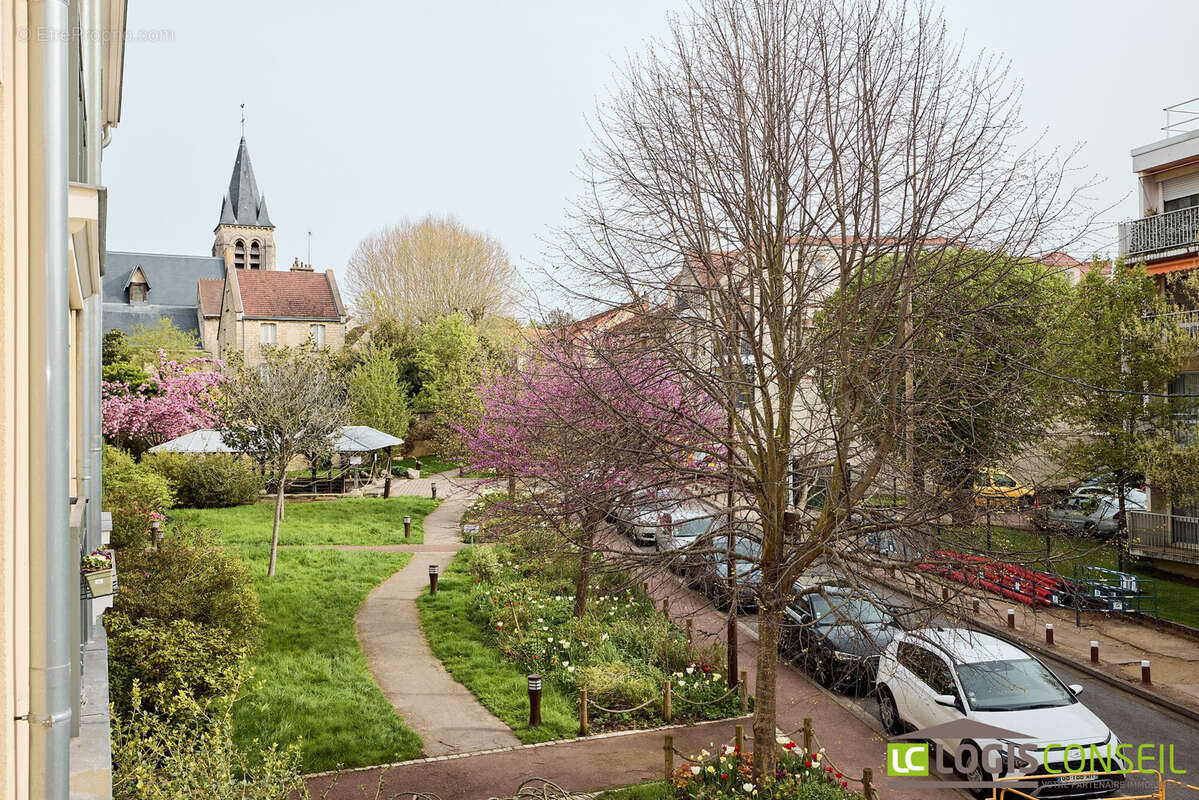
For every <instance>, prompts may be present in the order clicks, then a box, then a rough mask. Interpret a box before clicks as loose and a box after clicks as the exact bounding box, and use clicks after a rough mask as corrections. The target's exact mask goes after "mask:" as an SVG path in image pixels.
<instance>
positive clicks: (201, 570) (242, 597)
mask: <svg viewBox="0 0 1199 800" xmlns="http://www.w3.org/2000/svg"><path fill="white" fill-rule="evenodd" d="M119 568H120V574H121V581H120V585H119V586H118V588H117V592H116V597H115V598H114V601H113V612H114V613H116V614H120V615H121V616H124V617H125V618H127V619H128V620H129V621H130V622H133V623H138V622H141V621H142V620H146V619H157V620H162V621H173V620H186V621H187V622H191V623H195V624H197V625H202V626H205V627H213V628H220V629H222V630H224V631H225V634H224V635H225V636H226V637H227V638H229V639H230V640H231V641H232V642H233V643H234V644H238V645H243V646H244V645H250V644H253V643H254V642H255V641H256V640H257V637H258V629H259V626H260V625H261V623H262V615H261V614H260V612H259V607H258V596H257V595H256V594H255V593H254V587H253V583H252V581H251V578H250V572H249V570H248V569H247V568H246V565H245V563H244V562H243V561H241V559H239V558H236V557H233V556H231V555H229V554H227V553H226V552H225V550H224V549H223V548H221V547H220V546H219V545H218V544H217V539H216V534H214V533H212V532H211V531H207V530H205V529H203V528H184V527H181V526H178V525H176V526H174V527H172V528H171V530H170V531H169V535H168V536H167V537H165V539H164V541H163V544H162V548H161V549H160V550H153V549H149V548H135V549H130V550H128V551H126V552H124V553H122V554H121V561H120V564H119Z"/></svg>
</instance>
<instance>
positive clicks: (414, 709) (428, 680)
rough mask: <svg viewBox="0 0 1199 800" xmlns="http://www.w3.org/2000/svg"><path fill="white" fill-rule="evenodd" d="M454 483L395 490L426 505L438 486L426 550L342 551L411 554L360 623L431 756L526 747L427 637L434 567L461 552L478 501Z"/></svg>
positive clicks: (367, 649)
mask: <svg viewBox="0 0 1199 800" xmlns="http://www.w3.org/2000/svg"><path fill="white" fill-rule="evenodd" d="M449 475H450V473H443V474H442V475H438V476H435V478H433V479H427V478H426V479H421V480H410V481H396V482H395V483H393V484H392V494H393V495H400V494H412V495H417V496H423V497H428V496H429V483H430V482H431V480H436V481H437V489H438V494H439V496H441V497H445V501H444V502H443V503H442V504H441V505H440V506H438V507H437V509H436V510H435V511H434V512H433V513H432V514H430V515H429V516H427V517H425V519H424V531H425V543H424V544H422V545H394V546H381V547H370V548H342V549H372V550H385V551H400V552H411V553H413V556H412V561H410V562H409V563H408V565H407V566H406V567H404V569H402V570H400V571H399V572H397V573H396V574H394V575H392V576H391V577H390V578H388V579H387V580H386V581H384V582H383V583H381V584H379V585H378V586H376V587H375V589H374V591H372V592H371V593H370V594H369V595H367V598H366V600H365V601H363V603H362V607H361V608H360V609H359V610H358V615H357V617H356V619H355V623H356V629H357V634H358V642H359V644H360V646H361V647H362V652H363V654H364V655H365V656H366V662H367V666H368V667H369V668H370V671H371V675H372V676H373V677H374V679H375V683H377V684H378V685H379V688H380V689H382V690H383V695H384V696H385V697H386V698H387V700H388V702H390V703H391V705H392V706H393V707H394V708H395V710H396V712H397V713H398V714H399V715H400V716H401V717H403V719H404V722H405V723H406V724H407V725H408V727H410V728H412V729H413V730H414V731H416V732H417V733H418V734H420V737H421V739H422V741H423V742H424V748H423V750H424V754H425V755H426V756H440V755H446V754H450V753H463V752H469V751H475V750H488V749H493V748H497V747H511V746H516V745H518V744H520V742H519V740H518V739H517V738H516V737H515V736H514V735H513V734H512V731H511V729H509V728H508V726H507V725H505V724H504V723H503V722H501V721H500V720H498V719H496V718H495V717H494V716H492V714H491V712H489V711H488V710H487V709H485V708H484V707H483V706H482V705H481V704H480V703H479V701H478V700H477V699H475V696H474V695H473V694H471V693H470V692H469V691H468V690H467V689H466V687H464V686H463V685H462V684H460V683H458V682H457V681H455V680H454V679H453V678H452V677H450V674H449V673H448V672H446V670H445V667H444V666H442V663H441V661H440V660H439V659H438V658H437V657H436V656H435V655H433V651H432V650H430V649H429V645H428V643H427V642H426V641H425V636H424V633H423V632H422V630H421V624H420V614H419V613H418V611H417V608H416V598H418V597H419V596H420V595H421V594H423V593H424V592H426V591H428V586H429V565H430V564H437V565H438V566H440V567H442V568H443V569H444V568H445V566H446V565H447V564H449V562H450V560H451V559H452V558H453V557H454V554H455V553H457V552H458V551H459V550H461V549H462V547H463V543H462V541H461V539H460V537H459V533H458V521H459V519H460V518H461V516H462V514H463V512H465V511H466V509H467V508H468V507H469V506H470V504H471V502H472V500H473V499H474V496H473V495H472V494H471V492H470V488H469V485H470V483H471V482H470V481H453V482H451V481H450V480H449Z"/></svg>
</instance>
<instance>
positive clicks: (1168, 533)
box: [1120, 98, 1199, 577]
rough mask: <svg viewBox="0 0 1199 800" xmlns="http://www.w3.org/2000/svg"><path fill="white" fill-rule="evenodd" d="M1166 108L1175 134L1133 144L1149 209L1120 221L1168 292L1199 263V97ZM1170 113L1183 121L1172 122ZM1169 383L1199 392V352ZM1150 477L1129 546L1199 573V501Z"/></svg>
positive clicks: (1135, 258)
mask: <svg viewBox="0 0 1199 800" xmlns="http://www.w3.org/2000/svg"><path fill="white" fill-rule="evenodd" d="M1167 114H1168V116H1167V124H1166V133H1167V134H1169V135H1168V136H1167V137H1166V138H1164V139H1160V140H1158V141H1156V142H1152V143H1150V144H1147V145H1144V146H1142V147H1138V148H1136V149H1135V150H1133V151H1132V169H1133V173H1134V174H1135V175H1136V181H1137V183H1136V196H1137V199H1138V205H1139V208H1140V210H1141V214H1142V216H1141V217H1140V218H1139V219H1134V220H1129V221H1127V222H1124V223H1122V224H1121V225H1120V251H1121V254H1122V255H1123V256H1124V258H1125V260H1126V261H1128V262H1129V263H1136V262H1142V263H1144V265H1145V271H1146V272H1148V273H1149V274H1150V275H1152V276H1154V277H1155V278H1156V279H1157V281H1158V284H1159V287H1160V288H1161V290H1162V291H1163V292H1165V291H1170V286H1169V283H1170V281H1169V278H1170V276H1177V275H1183V274H1187V273H1191V272H1193V271H1194V270H1196V269H1197V268H1199V125H1196V124H1195V122H1197V121H1199V98H1196V99H1194V100H1191V101H1188V102H1185V103H1180V104H1177V105H1175V106H1171V107H1170V108H1169V109H1167ZM1170 115H1172V117H1171V116H1170ZM1171 119H1173V121H1176V122H1177V121H1178V120H1182V123H1181V125H1179V126H1172V125H1171ZM1180 128H1181V129H1180ZM1188 128H1189V129H1188ZM1174 299H1175V300H1176V301H1177V302H1179V304H1180V305H1183V306H1184V308H1183V309H1182V310H1180V311H1177V312H1174V313H1175V314H1177V315H1178V318H1179V322H1180V323H1181V324H1182V325H1183V327H1186V328H1191V329H1193V330H1195V329H1197V328H1199V310H1197V309H1194V308H1189V307H1188V306H1190V305H1191V303H1190V302H1188V299H1187V298H1186V297H1183V296H1180V295H1179V294H1177V293H1176V294H1175V298H1174ZM1168 390H1169V391H1170V392H1172V393H1176V394H1186V395H1199V354H1196V355H1195V356H1194V357H1192V358H1190V359H1188V361H1187V363H1186V364H1184V368H1183V370H1182V371H1181V372H1180V373H1179V374H1178V376H1177V377H1176V378H1175V379H1174V380H1173V381H1172V382H1171V383H1170V386H1169V387H1168ZM1178 416H1179V419H1178V420H1177V421H1178V424H1179V432H1180V435H1188V434H1186V432H1187V431H1190V430H1193V428H1194V424H1195V422H1196V421H1197V418H1196V417H1195V415H1194V414H1192V413H1190V412H1184V413H1180V414H1179V415H1178ZM1148 478H1149V481H1150V492H1149V500H1150V508H1151V512H1150V513H1137V514H1133V515H1131V516H1130V518H1129V532H1130V538H1131V541H1130V550H1131V551H1132V552H1133V554H1135V555H1139V556H1141V557H1143V558H1147V559H1151V560H1152V561H1153V562H1154V563H1155V564H1156V566H1158V567H1159V568H1161V569H1163V570H1167V571H1172V572H1176V573H1181V574H1185V575H1191V576H1193V577H1194V576H1199V504H1196V503H1193V502H1192V503H1181V502H1178V501H1176V500H1174V499H1172V498H1170V497H1167V496H1165V495H1164V493H1162V492H1158V491H1154V489H1153V486H1152V481H1153V476H1152V475H1150V476H1148Z"/></svg>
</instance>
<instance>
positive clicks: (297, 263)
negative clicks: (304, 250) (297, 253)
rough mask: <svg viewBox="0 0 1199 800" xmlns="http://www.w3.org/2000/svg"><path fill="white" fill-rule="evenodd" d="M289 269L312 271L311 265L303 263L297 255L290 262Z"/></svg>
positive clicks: (293, 270)
mask: <svg viewBox="0 0 1199 800" xmlns="http://www.w3.org/2000/svg"><path fill="white" fill-rule="evenodd" d="M291 271H292V272H312V265H311V264H305V263H304V262H302V261H300V259H299V257H297V258H296V259H295V260H294V261H292V262H291Z"/></svg>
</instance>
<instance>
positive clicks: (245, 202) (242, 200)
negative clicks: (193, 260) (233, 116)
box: [212, 135, 275, 269]
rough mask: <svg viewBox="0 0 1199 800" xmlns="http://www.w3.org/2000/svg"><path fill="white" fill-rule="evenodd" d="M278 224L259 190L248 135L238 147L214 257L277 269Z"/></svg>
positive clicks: (241, 265) (233, 263)
mask: <svg viewBox="0 0 1199 800" xmlns="http://www.w3.org/2000/svg"><path fill="white" fill-rule="evenodd" d="M274 231H275V226H274V225H273V224H272V223H271V217H270V214H269V213H267V209H266V198H264V197H263V195H262V193H261V192H260V191H259V190H258V181H257V180H255V178H254V166H253V165H252V164H251V163H250V150H249V148H248V147H246V137H245V136H244V135H243V136H242V137H241V142H240V143H239V144H238V146H237V158H236V159H235V160H234V162H233V176H232V177H231V178H230V179H229V188H228V190H226V192H225V196H224V198H223V199H222V200H221V218H220V222H218V223H217V226H216V230H215V231H214V233H215V234H216V239H215V241H214V242H213V245H212V254H213V255H214V256H223V257H224V258H225V261H226V263H227V265H228V266H232V267H237V268H246V269H274V268H275V233H274Z"/></svg>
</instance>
